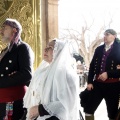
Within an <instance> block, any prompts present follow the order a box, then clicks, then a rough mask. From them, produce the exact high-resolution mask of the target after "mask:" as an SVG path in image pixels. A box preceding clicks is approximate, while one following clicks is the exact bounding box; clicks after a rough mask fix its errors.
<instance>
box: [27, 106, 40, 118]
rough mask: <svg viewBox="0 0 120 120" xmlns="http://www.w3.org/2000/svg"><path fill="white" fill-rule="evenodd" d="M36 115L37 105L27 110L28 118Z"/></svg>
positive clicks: (37, 112) (37, 114)
mask: <svg viewBox="0 0 120 120" xmlns="http://www.w3.org/2000/svg"><path fill="white" fill-rule="evenodd" d="M38 116H39V111H38V105H36V106H33V107H31V108H30V111H29V118H30V120H32V119H35V118H36V117H38Z"/></svg>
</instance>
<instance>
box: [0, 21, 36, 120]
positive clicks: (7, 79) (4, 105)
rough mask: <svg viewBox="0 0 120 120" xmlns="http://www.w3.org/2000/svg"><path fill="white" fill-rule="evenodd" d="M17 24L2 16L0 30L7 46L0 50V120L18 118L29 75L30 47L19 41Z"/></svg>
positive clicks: (15, 119) (20, 113)
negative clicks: (2, 20) (2, 21)
mask: <svg viewBox="0 0 120 120" xmlns="http://www.w3.org/2000/svg"><path fill="white" fill-rule="evenodd" d="M21 32H22V26H21V24H20V23H19V22H18V21H17V20H15V19H6V20H5V22H4V23H3V25H2V27H1V30H0V34H1V36H2V41H3V42H4V43H6V44H7V47H6V48H5V49H4V50H2V52H1V54H0V120H19V119H20V118H21V117H22V115H23V112H24V109H23V97H24V94H25V92H26V88H27V86H28V85H29V82H30V80H31V77H32V69H33V59H34V56H33V51H32V49H31V47H30V46H29V45H28V44H27V43H25V42H22V40H21V38H20V36H21Z"/></svg>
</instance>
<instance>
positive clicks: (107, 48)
mask: <svg viewBox="0 0 120 120" xmlns="http://www.w3.org/2000/svg"><path fill="white" fill-rule="evenodd" d="M112 44H113V42H111V43H110V44H109V45H107V44H105V51H108V50H109V49H110V48H111V46H112Z"/></svg>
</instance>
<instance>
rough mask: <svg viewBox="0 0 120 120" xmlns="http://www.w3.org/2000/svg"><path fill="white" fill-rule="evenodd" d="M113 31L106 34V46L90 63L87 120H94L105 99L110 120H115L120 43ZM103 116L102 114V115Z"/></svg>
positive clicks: (86, 106)
mask: <svg viewBox="0 0 120 120" xmlns="http://www.w3.org/2000/svg"><path fill="white" fill-rule="evenodd" d="M116 37H117V33H116V32H115V31H114V30H113V29H108V30H106V31H105V32H104V44H103V45H101V46H99V47H97V48H96V50H95V53H94V56H93V59H92V61H91V63H90V69H89V75H88V85H87V90H89V91H91V94H90V96H89V99H88V101H87V103H86V104H85V105H84V112H85V118H86V120H94V112H95V111H96V109H97V107H98V106H99V104H100V103H101V101H102V100H103V99H105V102H106V106H107V112H108V117H109V120H115V116H116V114H117V111H118V102H119V89H120V88H119V87H120V86H119V77H120V69H117V65H120V43H118V39H117V38H116ZM101 114H102V113H101Z"/></svg>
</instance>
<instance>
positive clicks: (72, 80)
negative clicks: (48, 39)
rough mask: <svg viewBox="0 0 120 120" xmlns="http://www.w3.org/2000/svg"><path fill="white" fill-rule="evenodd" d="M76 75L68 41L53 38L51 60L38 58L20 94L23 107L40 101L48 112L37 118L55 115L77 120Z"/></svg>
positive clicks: (37, 103)
mask: <svg viewBox="0 0 120 120" xmlns="http://www.w3.org/2000/svg"><path fill="white" fill-rule="evenodd" d="M77 102H78V76H77V74H76V71H75V70H74V69H73V58H72V55H71V53H70V43H69V42H68V41H61V40H56V42H55V46H54V51H53V61H52V63H51V64H48V63H47V62H45V61H42V63H41V64H40V66H39V67H38V69H37V70H36V71H35V74H34V76H33V78H32V81H31V83H30V86H29V88H28V91H27V92H26V94H25V97H24V107H26V108H28V111H29V108H30V107H32V106H34V105H39V104H43V106H44V108H45V109H46V110H47V111H48V112H49V114H50V115H46V116H43V117H40V116H39V117H38V119H37V120H45V119H46V118H49V117H50V116H56V117H58V118H59V119H60V120H77V117H78V103H77Z"/></svg>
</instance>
